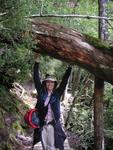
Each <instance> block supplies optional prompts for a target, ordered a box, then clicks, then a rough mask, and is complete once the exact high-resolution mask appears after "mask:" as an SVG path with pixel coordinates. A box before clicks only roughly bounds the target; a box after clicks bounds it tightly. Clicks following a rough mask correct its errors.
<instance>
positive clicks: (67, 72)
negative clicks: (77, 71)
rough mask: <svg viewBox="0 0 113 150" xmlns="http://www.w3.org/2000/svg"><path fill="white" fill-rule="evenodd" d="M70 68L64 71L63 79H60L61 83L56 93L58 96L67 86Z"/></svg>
mask: <svg viewBox="0 0 113 150" xmlns="http://www.w3.org/2000/svg"><path fill="white" fill-rule="evenodd" d="M71 69H72V68H71V67H68V69H67V70H66V72H65V74H64V76H63V78H62V81H61V83H60V85H59V87H58V89H57V90H58V93H59V94H60V96H61V95H62V94H63V93H64V90H65V88H66V85H67V82H68V79H69V76H70V74H71Z"/></svg>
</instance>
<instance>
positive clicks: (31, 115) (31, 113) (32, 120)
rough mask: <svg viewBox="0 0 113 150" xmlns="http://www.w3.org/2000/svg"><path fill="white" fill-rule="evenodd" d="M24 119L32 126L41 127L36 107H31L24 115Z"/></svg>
mask: <svg viewBox="0 0 113 150" xmlns="http://www.w3.org/2000/svg"><path fill="white" fill-rule="evenodd" d="M24 120H25V123H26V124H27V125H29V126H30V127H31V128H34V129H35V128H40V119H39V117H38V110H37V109H36V108H33V109H29V110H28V111H27V112H26V113H25V115H24Z"/></svg>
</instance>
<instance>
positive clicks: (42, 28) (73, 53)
mask: <svg viewBox="0 0 113 150" xmlns="http://www.w3.org/2000/svg"><path fill="white" fill-rule="evenodd" d="M32 32H33V38H34V41H35V42H36V44H37V49H36V51H37V52H40V53H45V54H47V55H50V56H52V57H54V58H57V59H60V60H62V61H66V62H68V63H70V64H76V65H78V66H80V67H82V68H84V69H86V70H88V71H89V72H91V73H92V74H94V75H95V76H97V77H99V78H101V79H103V80H105V81H107V82H109V83H111V84H113V47H110V46H109V45H107V44H106V43H103V42H102V41H101V40H98V39H97V38H93V37H90V36H88V35H85V34H82V33H80V32H78V31H76V30H74V29H70V28H66V27H63V26H61V25H56V24H54V25H52V24H49V23H44V22H36V21H33V20H32Z"/></svg>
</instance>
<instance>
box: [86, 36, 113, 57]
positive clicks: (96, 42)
mask: <svg viewBox="0 0 113 150" xmlns="http://www.w3.org/2000/svg"><path fill="white" fill-rule="evenodd" d="M85 39H86V41H87V42H88V43H90V44H91V45H93V46H94V47H95V48H97V49H100V50H102V51H103V52H104V53H109V54H110V55H113V46H110V45H109V44H108V43H107V42H105V41H102V40H100V39H98V38H95V37H92V36H90V35H86V34H85Z"/></svg>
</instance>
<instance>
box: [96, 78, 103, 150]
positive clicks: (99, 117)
mask: <svg viewBox="0 0 113 150" xmlns="http://www.w3.org/2000/svg"><path fill="white" fill-rule="evenodd" d="M103 87H104V82H103V80H101V79H99V78H96V79H95V87H94V93H95V95H94V137H95V138H94V143H95V150H104V132H103V129H104V121H103V102H102V99H103V92H104V88H103Z"/></svg>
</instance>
